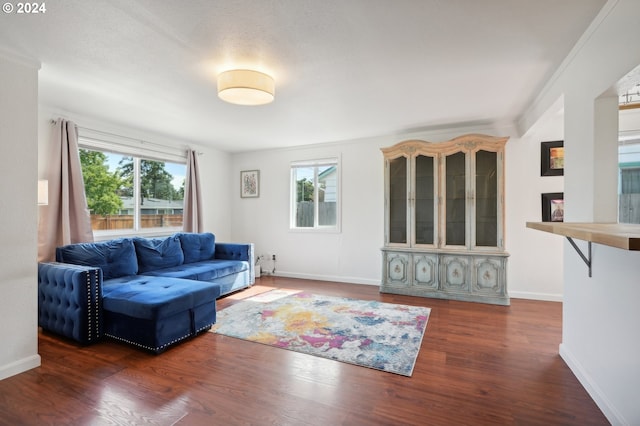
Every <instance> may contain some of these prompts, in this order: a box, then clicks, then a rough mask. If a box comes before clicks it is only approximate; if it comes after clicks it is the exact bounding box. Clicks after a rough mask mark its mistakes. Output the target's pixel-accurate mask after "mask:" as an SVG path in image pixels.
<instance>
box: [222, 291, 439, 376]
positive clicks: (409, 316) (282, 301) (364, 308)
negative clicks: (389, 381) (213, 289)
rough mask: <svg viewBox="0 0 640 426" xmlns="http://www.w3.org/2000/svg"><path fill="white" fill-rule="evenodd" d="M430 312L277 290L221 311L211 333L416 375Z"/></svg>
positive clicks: (409, 307)
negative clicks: (417, 359) (414, 369)
mask: <svg viewBox="0 0 640 426" xmlns="http://www.w3.org/2000/svg"><path fill="white" fill-rule="evenodd" d="M430 312H431V309H430V308H425V307H419V306H405V305H396V304H392V303H382V302H377V301H364V300H355V299H349V298H344V297H331V296H321V295H318V294H311V293H306V292H296V293H294V294H292V292H291V291H286V290H272V291H269V292H266V293H263V294H259V295H257V296H254V297H251V298H248V299H245V300H243V301H242V302H238V303H236V304H235V305H232V306H229V307H228V308H225V309H222V310H221V311H219V312H218V317H217V321H216V324H215V325H214V326H213V328H212V329H211V331H212V332H214V333H218V334H223V335H225V336H231V337H236V338H239V339H244V340H249V341H252V342H258V343H263V344H266V345H271V346H275V347H278V348H284V349H289V350H292V351H296V352H302V353H305V354H310V355H316V356H319V357H323V358H329V359H333V360H336V361H342V362H347V363H350V364H355V365H360V366H363V367H369V368H374V369H377V370H382V371H387V372H390V373H396V374H400V375H403V376H411V374H412V373H413V367H414V365H415V361H416V358H417V356H418V351H419V350H420V344H421V343H422V336H423V335H424V332H425V330H426V327H427V320H428V319H429V313H430Z"/></svg>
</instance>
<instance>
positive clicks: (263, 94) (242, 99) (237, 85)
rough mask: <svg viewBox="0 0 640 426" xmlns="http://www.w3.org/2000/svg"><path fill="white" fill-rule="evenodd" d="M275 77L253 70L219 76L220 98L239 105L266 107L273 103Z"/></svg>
mask: <svg viewBox="0 0 640 426" xmlns="http://www.w3.org/2000/svg"><path fill="white" fill-rule="evenodd" d="M274 93H275V82H274V81H273V77H271V76H269V75H267V74H264V73H261V72H258V71H252V70H230V71H225V72H223V73H221V74H220V75H219V76H218V97H219V98H220V99H222V100H223V101H226V102H230V103H232V104H237V105H264V104H268V103H270V102H273V99H274Z"/></svg>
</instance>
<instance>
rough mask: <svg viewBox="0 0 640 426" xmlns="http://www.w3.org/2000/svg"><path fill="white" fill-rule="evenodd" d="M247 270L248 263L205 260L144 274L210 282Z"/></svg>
mask: <svg viewBox="0 0 640 426" xmlns="http://www.w3.org/2000/svg"><path fill="white" fill-rule="evenodd" d="M247 269H249V262H243V261H237V260H205V261H202V262H195V263H185V264H182V265H179V266H174V267H172V268H164V269H156V270H154V271H147V272H144V274H145V275H149V276H158V277H172V278H184V279H188V280H198V281H211V280H214V279H216V278H222V277H226V276H227V275H231V274H235V273H238V272H242V271H246V270H247Z"/></svg>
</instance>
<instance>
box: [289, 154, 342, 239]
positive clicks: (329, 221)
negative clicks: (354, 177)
mask: <svg viewBox="0 0 640 426" xmlns="http://www.w3.org/2000/svg"><path fill="white" fill-rule="evenodd" d="M290 227H291V229H301V230H315V229H317V230H327V231H339V230H340V164H339V159H338V158H328V159H322V160H310V161H294V162H293V163H291V215H290Z"/></svg>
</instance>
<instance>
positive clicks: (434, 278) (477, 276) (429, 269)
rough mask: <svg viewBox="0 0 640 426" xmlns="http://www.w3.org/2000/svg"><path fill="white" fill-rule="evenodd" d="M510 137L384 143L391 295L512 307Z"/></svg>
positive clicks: (386, 276) (385, 269)
mask: <svg viewBox="0 0 640 426" xmlns="http://www.w3.org/2000/svg"><path fill="white" fill-rule="evenodd" d="M507 140H508V138H506V137H494V136H487V135H480V134H469V135H464V136H460V137H457V138H455V139H452V140H450V141H446V142H438V143H431V142H427V141H421V140H409V141H404V142H400V143H398V144H396V145H394V146H392V147H389V148H383V149H382V153H383V155H384V172H385V191H384V192H385V204H384V205H385V230H384V238H385V242H384V247H383V248H382V259H383V265H382V283H381V285H380V291H381V292H383V293H395V294H407V295H412V296H423V297H435V298H443V299H454V300H463V301H472V302H484V303H492V304H498V305H509V303H510V302H509V295H508V293H507V274H506V269H507V258H508V256H509V254H508V253H507V252H506V251H505V247H504V148H505V144H506V142H507Z"/></svg>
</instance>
